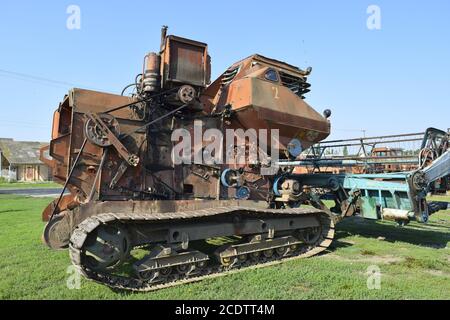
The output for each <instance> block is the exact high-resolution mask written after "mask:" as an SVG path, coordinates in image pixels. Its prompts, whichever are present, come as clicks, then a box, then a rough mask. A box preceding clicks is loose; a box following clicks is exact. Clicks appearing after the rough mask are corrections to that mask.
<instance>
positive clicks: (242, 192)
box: [236, 187, 250, 200]
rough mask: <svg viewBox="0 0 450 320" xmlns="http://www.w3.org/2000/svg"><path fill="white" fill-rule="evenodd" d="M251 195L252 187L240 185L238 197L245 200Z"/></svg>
mask: <svg viewBox="0 0 450 320" xmlns="http://www.w3.org/2000/svg"><path fill="white" fill-rule="evenodd" d="M249 197H250V189H249V188H248V187H240V188H238V189H237V190H236V199H239V200H244V199H248V198H249Z"/></svg>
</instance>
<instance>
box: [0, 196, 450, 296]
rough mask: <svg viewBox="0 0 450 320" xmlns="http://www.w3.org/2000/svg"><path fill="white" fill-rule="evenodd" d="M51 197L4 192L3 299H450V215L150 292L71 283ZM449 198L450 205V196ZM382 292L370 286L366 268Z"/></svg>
mask: <svg viewBox="0 0 450 320" xmlns="http://www.w3.org/2000/svg"><path fill="white" fill-rule="evenodd" d="M50 200H51V199H49V198H28V197H22V196H6V195H0V299H450V247H449V246H450V245H449V241H450V215H449V213H450V211H447V212H441V213H439V214H435V215H433V216H432V218H431V221H430V223H429V224H428V225H419V224H417V223H411V224H410V225H408V226H407V227H405V228H398V227H396V226H395V224H394V223H390V222H374V221H366V220H359V219H353V218H350V219H347V220H346V221H344V222H342V223H340V224H339V225H338V228H337V236H336V240H335V241H334V243H333V245H332V247H331V248H330V250H329V252H327V253H325V254H322V255H320V256H316V257H312V258H308V259H303V260H297V261H289V262H285V263H283V264H281V265H277V266H273V267H267V268H262V269H257V270H248V271H243V272H240V273H238V274H234V275H229V276H225V277H221V278H216V279H209V280H205V281H202V282H198V283H193V284H187V285H183V286H178V287H174V288H169V289H164V290H160V291H156V292H151V293H128V292H114V291H112V290H110V289H108V288H107V287H104V286H101V285H98V284H95V283H93V282H90V281H87V280H85V279H82V282H81V288H80V289H73V290H70V289H68V288H67V286H66V281H67V277H68V274H67V273H66V270H67V267H68V266H69V265H70V261H69V257H68V253H67V251H57V252H56V251H51V250H49V249H47V248H46V247H45V246H44V245H43V244H42V243H41V242H40V236H41V232H42V228H43V223H42V222H41V221H40V213H41V211H42V209H43V208H44V207H45V206H46V205H47V204H48V202H50ZM447 200H450V199H449V198H448V197H447ZM371 265H377V266H378V267H379V268H380V270H381V274H382V276H381V289H379V290H369V289H367V285H366V281H367V273H366V272H367V267H368V266H371Z"/></svg>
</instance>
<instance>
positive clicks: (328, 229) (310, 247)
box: [69, 207, 334, 292]
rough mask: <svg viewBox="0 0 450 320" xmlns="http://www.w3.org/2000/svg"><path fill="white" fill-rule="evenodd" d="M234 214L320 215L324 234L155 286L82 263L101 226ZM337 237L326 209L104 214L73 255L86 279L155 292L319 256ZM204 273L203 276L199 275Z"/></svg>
mask: <svg viewBox="0 0 450 320" xmlns="http://www.w3.org/2000/svg"><path fill="white" fill-rule="evenodd" d="M233 212H246V213H249V214H254V215H258V214H264V215H267V214H273V215H274V216H281V215H296V216H301V215H311V214H317V215H319V217H320V222H321V227H322V228H321V235H320V237H319V238H318V240H317V241H316V242H315V243H314V244H305V245H304V246H303V247H299V248H298V249H297V250H295V251H293V252H291V253H290V254H289V255H288V256H283V257H280V256H277V255H273V256H272V257H270V258H267V257H263V258H259V260H256V261H251V260H250V259H249V260H248V261H246V262H245V263H244V264H233V265H232V266H230V267H224V266H223V265H221V264H219V263H217V265H214V266H208V267H206V268H203V269H201V270H200V272H197V273H195V274H193V275H191V276H189V275H178V274H176V275H174V276H171V277H170V278H167V280H166V282H162V283H161V282H156V283H151V282H148V281H144V280H141V279H139V278H132V277H124V276H118V275H114V274H112V273H108V272H98V271H94V270H91V269H89V268H88V267H87V266H86V265H83V264H82V261H83V259H82V253H83V246H84V244H85V241H86V239H87V238H88V235H89V233H90V232H92V231H94V230H95V229H96V228H97V227H98V226H100V225H104V224H113V223H117V222H120V223H124V224H130V223H131V224H134V223H148V222H151V221H158V222H161V221H164V220H168V221H173V220H186V219H190V218H199V217H208V216H214V215H219V214H224V213H233ZM333 237H334V222H333V219H332V217H330V216H329V214H328V213H326V212H325V211H322V210H318V209H314V208H295V209H255V208H243V207H221V208H211V209H204V210H197V211H186V212H170V213H158V214H151V215H150V214H148V215H146V214H132V213H102V214H99V215H95V216H92V217H89V218H87V219H86V220H84V221H82V222H81V223H80V224H79V225H78V226H77V227H76V228H75V230H74V231H73V233H72V236H71V238H70V244H69V254H70V258H71V260H72V263H73V264H74V265H75V266H76V267H77V269H78V271H79V272H80V273H81V274H83V275H84V276H85V277H86V278H88V279H90V280H92V281H95V282H98V283H100V284H104V285H107V286H109V287H111V288H113V289H118V290H131V291H141V292H145V291H154V290H159V289H163V288H168V287H172V286H176V285H180V284H185V283H190V282H196V281H200V280H203V279H210V278H216V277H220V276H224V275H228V274H233V273H236V272H239V271H242V270H249V269H257V268H261V267H267V266H272V265H276V264H279V263H282V262H284V261H290V260H294V259H300V258H307V257H311V256H313V255H316V254H318V253H320V252H322V251H324V250H326V249H327V248H328V247H329V245H330V244H331V243H332V241H333ZM199 273H200V274H199Z"/></svg>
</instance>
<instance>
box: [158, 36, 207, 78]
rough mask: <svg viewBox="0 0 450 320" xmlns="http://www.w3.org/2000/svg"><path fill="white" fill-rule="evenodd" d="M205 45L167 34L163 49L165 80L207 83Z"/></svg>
mask: <svg viewBox="0 0 450 320" xmlns="http://www.w3.org/2000/svg"><path fill="white" fill-rule="evenodd" d="M207 55H208V54H207V45H206V44H204V43H201V42H197V41H192V40H188V39H184V38H180V37H175V36H169V37H168V38H167V43H166V50H165V59H164V60H165V63H166V64H167V66H166V68H167V69H166V70H165V73H166V74H165V81H168V82H177V83H183V84H191V85H195V86H201V87H204V86H206V84H207V80H208V79H207V78H208V75H207V73H208V72H207V69H208V65H207V62H208V56H207Z"/></svg>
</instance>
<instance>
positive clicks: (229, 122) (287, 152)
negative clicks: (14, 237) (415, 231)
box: [41, 28, 450, 291]
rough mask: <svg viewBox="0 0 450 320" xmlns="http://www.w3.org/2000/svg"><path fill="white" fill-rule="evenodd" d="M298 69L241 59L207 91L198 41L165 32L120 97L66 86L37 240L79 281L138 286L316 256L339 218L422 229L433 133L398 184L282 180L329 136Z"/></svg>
mask: <svg viewBox="0 0 450 320" xmlns="http://www.w3.org/2000/svg"><path fill="white" fill-rule="evenodd" d="M310 72H311V70H310V69H308V70H306V71H304V70H301V69H299V68H297V67H295V66H292V65H289V64H286V63H284V62H280V61H277V60H273V59H269V58H265V57H263V56H260V55H253V56H250V57H248V58H246V59H244V60H242V61H239V62H237V63H235V64H234V65H232V66H231V67H230V68H229V69H228V70H226V71H225V72H224V73H223V74H222V75H221V76H219V78H218V79H217V80H215V81H214V82H213V83H211V84H210V81H209V78H210V58H209V55H208V53H207V45H206V44H204V43H200V42H197V41H192V40H188V39H184V38H179V37H175V36H167V35H166V29H165V28H163V31H162V36H161V51H160V52H159V53H150V54H148V55H147V56H146V58H145V61H144V68H143V72H142V74H139V75H138V76H137V77H136V79H135V82H134V83H132V84H131V85H129V86H127V87H126V88H129V87H134V88H135V91H134V93H133V94H132V95H131V96H124V95H123V93H124V92H123V93H122V95H114V94H107V93H102V92H95V91H90V90H82V89H73V90H71V91H70V92H69V94H68V95H67V96H66V97H65V98H64V100H63V102H62V103H61V104H60V105H59V107H58V109H57V110H56V112H55V114H54V120H53V131H52V140H51V143H50V146H48V147H46V148H43V149H42V150H41V160H42V161H43V162H45V163H47V164H48V165H49V167H50V168H52V173H53V179H54V180H55V181H56V182H59V183H61V184H63V185H64V188H63V191H62V193H61V196H60V197H59V198H58V199H56V200H55V201H53V202H52V203H50V204H49V205H48V207H47V208H46V209H45V210H44V212H43V214H42V217H43V220H44V221H47V224H46V226H45V229H44V233H43V240H44V242H45V243H46V244H47V245H48V246H49V247H50V248H52V249H65V248H69V252H70V258H71V260H72V263H73V264H74V265H75V266H76V267H77V268H78V269H79V270H80V272H81V273H82V274H83V275H85V276H86V277H87V278H89V279H91V280H94V281H97V282H100V283H103V284H105V285H108V286H110V287H112V288H116V289H127V290H136V291H148V290H154V289H158V288H163V287H167V286H172V285H176V284H181V283H186V282H190V281H196V280H200V279H203V278H205V277H216V276H219V275H223V274H228V273H230V272H235V271H237V270H240V269H243V268H256V267H261V266H267V265H272V264H274V263H278V262H280V261H284V260H288V259H298V258H303V257H309V256H312V255H315V254H317V253H319V252H322V251H323V250H325V249H326V248H327V247H328V246H329V245H330V244H331V242H332V240H333V236H334V226H335V223H336V222H338V221H339V220H341V219H343V218H344V217H346V216H352V215H355V214H361V215H362V216H363V217H365V218H370V219H387V218H391V219H393V220H396V221H399V222H402V223H405V222H407V221H409V220H411V219H416V220H418V221H422V222H425V221H426V220H427V218H428V215H429V214H431V213H432V212H433V211H436V210H439V208H440V206H439V205H436V204H435V205H433V206H431V207H430V206H429V205H428V204H427V203H426V200H425V197H424V191H426V185H427V179H431V178H436V177H438V176H440V175H441V174H445V172H446V171H445V170H448V167H450V166H448V165H447V164H448V163H449V161H448V160H449V159H448V158H449V153H448V151H446V150H447V148H448V136H447V135H446V134H445V133H443V132H441V131H438V130H437V131H436V130H430V131H429V137H427V138H426V141H431V142H432V143H431V144H430V145H433V146H434V147H433V148H434V149H433V150H434V151H433V152H434V153H433V154H435V155H436V157H437V159H436V160H433V159H430V162H431V164H432V165H433V164H435V166H434V167H433V166H430V168H431V170H428V171H427V169H424V170H423V171H420V172H415V173H414V174H413V175H411V176H408V181H407V183H403V184H399V183H397V184H395V183H390V182H380V181H376V180H367V179H366V178H365V177H354V176H352V177H348V176H346V175H332V174H327V173H320V174H303V175H299V174H296V173H295V172H294V169H295V168H296V167H297V166H299V165H300V166H301V165H303V164H304V162H305V161H306V162H308V161H310V160H311V161H313V164H314V165H316V164H319V162H320V161H316V159H305V160H302V161H295V160H296V157H297V156H299V155H300V153H301V151H302V150H303V149H306V148H309V147H311V146H313V145H314V144H316V143H318V142H320V141H322V140H323V139H324V138H326V137H327V136H328V135H329V133H330V123H329V120H328V117H329V116H330V115H331V112H330V111H329V110H326V111H325V112H324V115H323V116H322V115H320V114H319V113H317V112H316V111H315V110H314V109H313V108H311V107H310V106H309V105H308V104H307V103H306V102H305V101H304V94H306V93H307V92H308V91H309V84H308V83H307V82H306V80H307V76H308V74H309V73H310ZM427 132H428V131H427ZM424 141H425V140H424ZM426 145H428V144H426ZM427 150H428V148H427ZM47 151H48V153H49V155H50V156H51V158H49V157H48V155H47ZM427 152H428V151H427ZM428 153H429V152H428ZM428 153H427V154H428ZM328 160H329V159H328ZM326 162H327V165H328V164H329V163H330V162H329V161H326ZM427 163H428V162H427ZM442 168H443V169H444V170H443V171H442V170H441V169H442ZM441 171H442V172H441ZM444 171H445V172H444ZM447 174H448V173H447ZM65 191H68V193H67V194H65ZM425 194H426V192H425ZM330 196H331V197H332V199H333V200H334V201H335V207H333V208H331V209H328V208H327V207H326V206H325V205H324V204H323V203H322V201H321V199H322V198H325V197H330Z"/></svg>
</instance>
